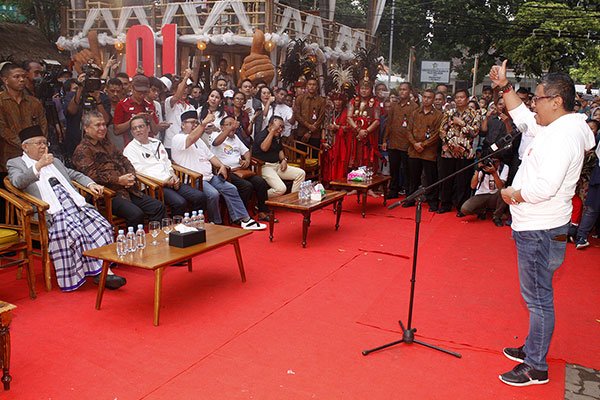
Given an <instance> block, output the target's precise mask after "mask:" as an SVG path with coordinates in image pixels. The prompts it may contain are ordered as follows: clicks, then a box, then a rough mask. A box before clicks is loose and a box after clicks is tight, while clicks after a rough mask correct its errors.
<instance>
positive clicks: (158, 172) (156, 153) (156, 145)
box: [123, 138, 173, 181]
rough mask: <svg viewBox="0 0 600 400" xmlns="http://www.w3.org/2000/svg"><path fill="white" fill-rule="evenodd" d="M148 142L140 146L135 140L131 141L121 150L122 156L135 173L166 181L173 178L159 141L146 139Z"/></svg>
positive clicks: (168, 161) (165, 153)
mask: <svg viewBox="0 0 600 400" xmlns="http://www.w3.org/2000/svg"><path fill="white" fill-rule="evenodd" d="M148 140H149V143H147V144H142V143H140V142H139V141H138V140H137V139H133V140H132V141H131V142H129V144H128V145H127V146H126V147H125V149H124V150H123V155H124V156H125V157H127V159H128V160H129V161H130V162H131V164H132V165H133V167H134V168H135V170H136V171H138V172H140V173H142V174H144V175H148V176H151V177H152V178H155V179H158V180H161V181H166V180H168V179H170V178H171V176H173V168H172V166H171V160H169V155H168V154H167V150H166V149H165V146H164V145H163V144H162V143H161V142H160V140H158V139H155V138H148Z"/></svg>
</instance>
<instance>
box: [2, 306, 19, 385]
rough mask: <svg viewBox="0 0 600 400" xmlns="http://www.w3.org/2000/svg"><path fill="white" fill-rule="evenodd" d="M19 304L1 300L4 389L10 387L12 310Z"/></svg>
mask: <svg viewBox="0 0 600 400" xmlns="http://www.w3.org/2000/svg"><path fill="white" fill-rule="evenodd" d="M15 308H17V306H15V305H13V304H10V303H6V302H4V301H0V346H1V348H0V357H1V359H0V365H1V366H2V384H4V390H9V389H10V381H11V380H12V377H11V376H10V373H9V370H10V331H9V329H8V327H9V325H10V321H11V320H12V310H14V309H15Z"/></svg>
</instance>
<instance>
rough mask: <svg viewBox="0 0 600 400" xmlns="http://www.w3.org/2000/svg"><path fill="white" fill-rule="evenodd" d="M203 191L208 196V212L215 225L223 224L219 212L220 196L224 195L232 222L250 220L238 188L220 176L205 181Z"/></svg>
mask: <svg viewBox="0 0 600 400" xmlns="http://www.w3.org/2000/svg"><path fill="white" fill-rule="evenodd" d="M202 191H203V192H204V194H205V195H206V212H207V213H208V218H209V219H210V220H211V222H214V223H215V224H221V223H223V219H222V218H221V212H220V211H219V194H221V195H223V198H224V199H225V203H226V204H227V209H228V210H229V216H230V217H231V221H238V220H240V219H245V218H248V211H246V207H244V203H243V202H242V199H241V198H240V194H239V193H238V190H237V188H236V187H235V186H233V185H232V184H231V183H229V182H227V181H226V180H224V179H223V178H221V177H220V176H219V175H214V176H213V177H212V178H211V179H210V180H209V181H204V182H203V183H202Z"/></svg>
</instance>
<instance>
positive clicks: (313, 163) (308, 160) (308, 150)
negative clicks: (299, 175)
mask: <svg viewBox="0 0 600 400" xmlns="http://www.w3.org/2000/svg"><path fill="white" fill-rule="evenodd" d="M283 152H284V153H285V156H286V157H287V159H288V165H291V166H292V167H298V168H301V169H303V170H304V172H306V179H316V180H318V179H319V178H320V171H321V170H320V164H321V151H320V149H319V148H318V147H315V146H312V145H310V144H308V143H304V142H300V141H298V140H293V141H291V142H289V143H288V144H283Z"/></svg>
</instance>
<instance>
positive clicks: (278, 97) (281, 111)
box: [273, 88, 296, 138]
mask: <svg viewBox="0 0 600 400" xmlns="http://www.w3.org/2000/svg"><path fill="white" fill-rule="evenodd" d="M285 96H287V90H285V89H283V88H279V89H277V91H276V92H275V108H274V109H273V115H277V116H279V117H281V118H283V132H281V137H282V138H288V137H290V135H291V134H292V127H293V126H294V124H295V123H296V119H295V118H294V110H293V109H292V107H290V106H288V105H287V104H285Z"/></svg>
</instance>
